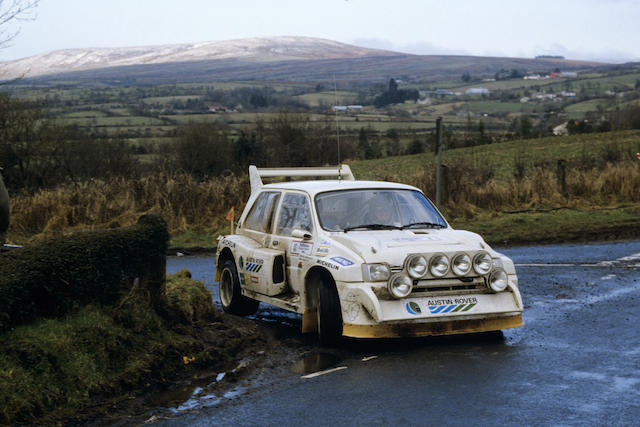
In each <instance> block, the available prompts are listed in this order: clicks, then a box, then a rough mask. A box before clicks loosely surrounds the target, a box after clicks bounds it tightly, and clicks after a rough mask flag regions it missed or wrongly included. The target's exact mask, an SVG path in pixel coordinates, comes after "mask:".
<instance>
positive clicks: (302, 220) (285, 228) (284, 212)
mask: <svg viewBox="0 0 640 427" xmlns="http://www.w3.org/2000/svg"><path fill="white" fill-rule="evenodd" d="M296 228H297V229H300V230H304V231H311V230H313V222H312V221H311V208H310V206H309V199H308V198H307V196H305V195H304V194H297V193H287V194H285V195H284V199H283V200H282V207H281V208H280V216H279V217H278V227H277V229H276V234H279V235H281V236H290V235H291V231H292V230H293V229H296Z"/></svg>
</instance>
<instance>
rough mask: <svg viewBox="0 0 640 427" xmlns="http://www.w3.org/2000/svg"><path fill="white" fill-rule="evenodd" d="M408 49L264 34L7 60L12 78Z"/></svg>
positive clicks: (379, 53)
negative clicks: (220, 61) (205, 62)
mask: <svg viewBox="0 0 640 427" xmlns="http://www.w3.org/2000/svg"><path fill="white" fill-rule="evenodd" d="M398 55H404V54H399V53H396V52H390V51H386V50H378V49H369V48H363V47H358V46H353V45H348V44H345V43H340V42H336V41H332V40H326V39H320V38H313V37H293V36H280V37H261V38H246V39H236V40H226V41H210V42H201V43H185V44H173V45H160V46H140V47H123V48H86V49H64V50H56V51H52V52H48V53H44V54H40V55H34V56H30V57H27V58H22V59H18V60H14V61H7V62H4V63H3V64H2V68H3V70H4V74H5V76H6V77H9V78H16V77H21V76H23V77H34V76H39V75H46V74H56V73H65V72H74V71H86V70H95V69H101V68H107V67H121V66H128V65H147V64H165V63H173V62H191V61H205V60H206V61H211V60H228V59H240V60H247V61H256V62H272V61H291V60H311V59H313V60H317V59H345V58H362V57H369V56H398Z"/></svg>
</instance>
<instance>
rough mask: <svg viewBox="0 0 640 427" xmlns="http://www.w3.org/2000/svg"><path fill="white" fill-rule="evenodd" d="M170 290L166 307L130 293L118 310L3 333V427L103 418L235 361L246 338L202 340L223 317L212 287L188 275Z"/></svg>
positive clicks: (84, 311)
mask: <svg viewBox="0 0 640 427" xmlns="http://www.w3.org/2000/svg"><path fill="white" fill-rule="evenodd" d="M166 293H167V295H166V296H167V298H166V300H167V306H166V307H152V306H150V304H149V303H148V301H146V300H145V299H144V298H143V297H140V296H137V295H133V294H130V295H127V296H125V297H124V298H123V299H122V300H121V301H120V303H119V304H118V305H117V306H114V307H98V306H94V305H88V306H85V307H81V308H79V309H77V310H76V311H74V312H72V313H70V314H69V315H67V316H65V317H64V318H60V319H44V320H40V321H37V322H35V323H33V324H30V325H25V326H20V327H17V328H15V329H13V330H11V331H9V332H7V333H5V334H3V335H0V349H1V350H0V424H3V425H4V424H20V423H34V422H37V423H43V424H50V423H56V422H59V421H61V420H69V419H70V418H77V417H78V416H79V415H78V414H79V413H82V412H84V413H85V415H84V416H85V417H86V416H95V415H98V416H99V415H100V412H101V411H102V410H103V409H100V408H104V410H106V406H105V405H104V402H109V403H110V406H113V404H117V403H118V402H121V401H124V400H126V399H127V398H128V397H131V396H132V395H134V394H136V393H139V392H140V391H142V390H148V389H150V388H153V387H160V386H162V385H163V384H164V383H167V382H168V381H169V380H170V379H171V378H174V377H176V375H180V374H181V373H183V374H184V373H186V372H188V371H189V369H191V367H193V366H196V367H205V366H206V367H212V368H213V367H215V368H217V367H222V366H225V365H228V364H230V363H231V362H232V361H233V359H234V358H235V355H236V353H237V350H238V348H239V346H240V345H241V343H242V339H243V337H242V335H240V334H233V339H232V340H230V339H226V338H225V337H224V335H225V334H228V331H225V328H220V327H219V328H217V331H218V333H217V339H214V340H213V341H212V340H211V339H209V340H204V339H202V336H201V335H202V333H203V332H202V331H203V330H204V328H203V326H204V325H205V323H206V324H216V321H219V320H220V319H219V315H218V314H217V313H216V312H215V311H214V308H213V305H212V301H211V294H210V293H209V292H208V291H207V290H206V288H205V287H204V284H202V283H201V282H196V281H193V280H191V279H190V274H189V273H188V272H186V271H183V272H180V273H177V274H176V275H173V276H170V277H169V278H168V280H167V287H166ZM214 330H215V329H214ZM208 334H209V335H211V331H209V332H208ZM214 335H216V334H215V333H214ZM214 338H215V337H214ZM96 402H98V403H97V404H96ZM81 418H82V416H81Z"/></svg>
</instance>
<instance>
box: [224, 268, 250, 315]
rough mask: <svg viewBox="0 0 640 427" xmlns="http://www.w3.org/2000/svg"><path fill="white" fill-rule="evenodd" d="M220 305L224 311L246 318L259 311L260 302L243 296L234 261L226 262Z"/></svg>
mask: <svg viewBox="0 0 640 427" xmlns="http://www.w3.org/2000/svg"><path fill="white" fill-rule="evenodd" d="M219 291H220V304H222V309H223V310H224V311H225V312H227V313H230V314H236V315H238V316H246V315H249V314H253V313H255V312H256V311H257V310H258V305H259V304H260V302H259V301H256V300H252V299H251V298H247V297H245V296H243V295H242V292H241V290H240V280H239V279H238V271H237V270H236V264H235V263H234V262H233V260H230V259H228V260H226V261H225V262H224V264H223V267H222V273H221V274H220V283H219Z"/></svg>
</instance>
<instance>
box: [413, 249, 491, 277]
mask: <svg viewBox="0 0 640 427" xmlns="http://www.w3.org/2000/svg"><path fill="white" fill-rule="evenodd" d="M404 267H405V270H406V271H407V273H408V274H409V276H410V277H411V278H413V279H421V278H423V277H425V276H426V275H427V274H430V275H431V276H432V277H437V278H440V277H444V276H446V275H447V274H448V273H449V272H452V273H453V274H454V275H456V276H458V277H463V276H467V275H469V274H470V273H471V271H472V270H473V271H475V272H476V273H477V274H478V275H480V276H484V275H487V274H489V273H490V272H491V270H492V269H493V260H492V259H491V256H490V255H489V254H488V253H486V252H480V253H478V254H476V255H475V256H474V257H473V259H471V257H470V256H469V255H468V254H466V253H463V252H462V253H457V254H455V255H454V256H453V258H452V259H449V257H447V256H446V255H445V254H434V255H432V256H431V258H430V259H429V260H428V261H427V258H425V257H424V256H423V255H411V256H409V257H408V258H407V260H406V261H405V263H404Z"/></svg>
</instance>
